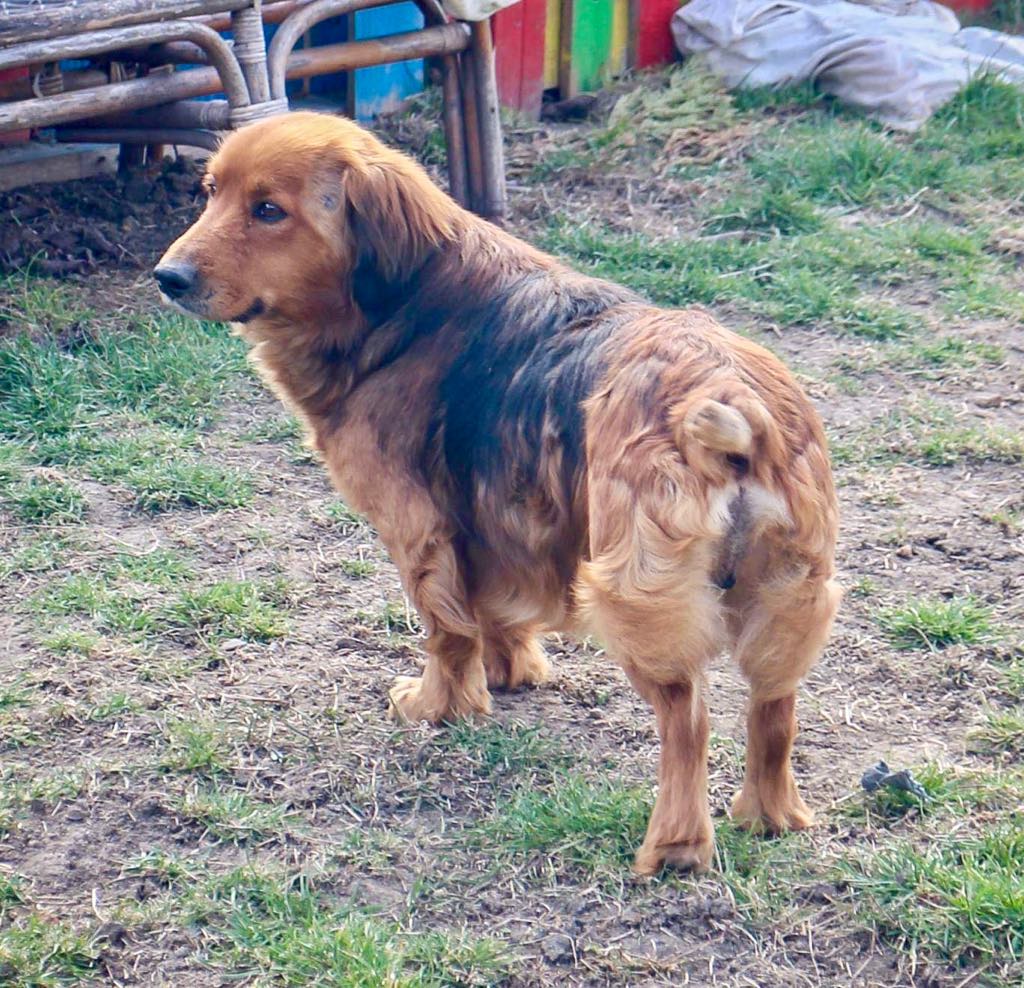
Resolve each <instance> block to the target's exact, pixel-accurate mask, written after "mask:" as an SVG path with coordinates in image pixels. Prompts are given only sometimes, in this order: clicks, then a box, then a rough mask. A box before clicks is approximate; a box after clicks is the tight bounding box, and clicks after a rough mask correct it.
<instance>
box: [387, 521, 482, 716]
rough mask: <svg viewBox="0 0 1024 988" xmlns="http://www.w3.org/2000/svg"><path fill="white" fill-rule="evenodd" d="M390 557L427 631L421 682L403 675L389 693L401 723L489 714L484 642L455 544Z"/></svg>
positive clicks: (418, 547)
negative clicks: (396, 566)
mask: <svg viewBox="0 0 1024 988" xmlns="http://www.w3.org/2000/svg"><path fill="white" fill-rule="evenodd" d="M392 555H393V556H394V557H395V562H396V563H397V564H398V567H399V570H400V571H401V573H402V578H403V581H404V582H405V586H406V589H407V591H408V593H409V596H410V597H411V598H412V601H413V603H414V604H415V606H416V610H417V611H418V612H419V615H420V618H421V620H422V621H423V624H424V627H425V629H426V632H427V641H426V649H427V664H426V667H425V668H424V670H423V675H422V677H412V676H399V677H398V678H397V679H396V680H395V684H394V686H393V687H392V688H391V713H392V715H393V716H394V717H396V718H397V719H398V720H406V721H418V720H426V721H430V722H431V723H435V724H436V723H440V722H441V721H455V720H460V719H462V718H465V717H470V716H473V715H474V714H489V713H490V712H491V696H490V693H488V691H487V674H486V672H485V670H484V663H483V640H482V637H481V634H480V629H479V628H478V627H477V625H476V622H475V620H474V618H473V614H472V610H471V609H470V607H469V605H468V603H467V600H466V594H465V589H464V582H463V580H462V577H461V573H460V571H459V566H458V559H457V557H456V554H455V550H454V547H453V546H452V544H451V542H449V541H447V540H444V541H438V540H436V539H431V540H429V541H427V542H425V543H423V544H419V545H416V546H411V547H410V546H407V547H405V548H404V549H403V550H399V551H394V550H393V552H392Z"/></svg>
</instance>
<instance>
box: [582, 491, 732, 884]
mask: <svg viewBox="0 0 1024 988" xmlns="http://www.w3.org/2000/svg"><path fill="white" fill-rule="evenodd" d="M650 521H651V516H650V515H645V512H644V511H643V510H642V509H637V510H633V511H629V512H623V513H622V514H621V515H620V516H619V518H618V519H617V521H616V523H615V527H616V528H617V529H618V535H619V538H618V539H616V541H617V542H618V544H614V543H611V544H609V543H605V544H604V546H602V548H606V550H607V551H604V552H602V553H600V554H598V555H595V557H594V559H593V561H592V562H590V563H588V564H586V565H585V566H584V567H583V568H582V569H581V572H580V578H579V582H578V587H577V592H578V596H579V600H580V602H581V605H582V612H583V615H582V616H583V617H584V619H585V620H586V622H587V624H589V625H590V626H591V627H592V628H593V629H594V631H595V632H596V633H597V635H598V637H599V638H600V639H601V640H602V641H603V642H604V644H605V646H606V647H607V649H608V651H609V654H610V655H612V656H613V657H614V658H616V659H617V660H618V661H619V662H620V663H621V665H622V666H623V668H624V669H625V671H626V674H627V675H628V676H629V679H630V681H631V682H632V683H633V685H634V687H635V688H636V690H637V692H639V693H640V695H641V696H643V697H644V699H646V700H647V702H648V703H650V704H651V706H652V707H653V709H654V713H655V716H656V717H657V723H658V736H659V738H660V740H661V754H660V759H659V765H658V797H657V800H656V802H655V804H654V810H653V812H652V813H651V818H650V821H649V823H648V826H647V835H646V837H645V838H644V842H643V845H642V846H641V848H640V850H639V851H638V852H637V855H636V862H635V870H636V871H637V872H638V873H639V874H641V875H653V874H655V873H656V872H657V871H658V870H660V868H661V867H662V866H663V865H666V864H667V865H670V866H673V867H676V868H680V869H683V870H690V869H692V870H697V871H700V870H704V869H706V868H707V867H709V865H710V864H711V858H712V855H713V852H714V831H713V828H712V824H711V814H710V812H709V808H708V797H707V757H708V714H707V708H706V706H705V703H704V697H703V695H702V686H703V680H704V669H705V667H706V664H707V662H708V661H709V660H710V659H711V657H712V656H713V655H714V654H715V653H716V652H718V651H719V650H720V649H721V647H722V643H723V641H724V628H723V622H722V619H721V614H720V606H719V603H718V595H717V591H716V590H715V589H714V588H713V587H712V586H711V585H710V583H709V581H708V577H707V573H708V571H709V568H710V561H711V549H710V545H711V544H710V542H708V541H706V540H705V539H703V538H701V537H699V536H694V537H691V538H688V539H687V538H680V539H676V538H672V537H669V536H667V535H666V532H665V531H664V529H663V528H662V526H660V525H655V524H648V523H649V522H650ZM599 544H600V543H599Z"/></svg>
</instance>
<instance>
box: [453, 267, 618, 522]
mask: <svg viewBox="0 0 1024 988" xmlns="http://www.w3.org/2000/svg"><path fill="white" fill-rule="evenodd" d="M635 301H638V300H637V299H636V297H635V296H633V295H632V294H631V293H630V292H628V291H627V290H625V289H622V288H619V287H618V286H615V285H610V284H605V283H603V282H596V281H589V282H584V283H581V284H580V285H579V286H573V290H572V291H571V292H568V291H566V289H565V286H564V285H561V284H559V283H558V282H557V281H556V280H555V279H553V278H552V277H551V276H550V275H549V274H548V273H547V272H537V273H533V274H529V275H526V276H523V277H522V278H520V279H518V280H516V281H515V282H514V283H512V284H511V285H509V286H508V287H507V288H506V289H505V290H504V291H502V292H501V293H500V294H499V295H497V296H496V297H494V298H491V299H489V300H487V302H486V303H485V304H483V305H480V306H478V307H476V308H472V309H469V310H468V311H466V312H465V313H464V314H460V315H459V316H458V317H457V318H459V319H465V320H466V322H467V330H468V332H467V335H466V345H465V348H464V349H463V351H462V352H461V353H460V354H459V356H458V357H457V358H456V360H455V361H454V363H453V364H452V366H451V367H450V368H449V370H448V372H447V373H446V375H445V376H444V378H443V380H442V382H441V395H440V397H441V407H440V409H439V421H438V422H437V426H438V427H439V428H440V431H441V432H442V434H443V457H444V461H445V464H446V466H447V469H448V471H449V473H450V474H451V476H452V478H453V480H454V482H455V483H454V487H455V489H456V491H457V492H458V494H459V495H460V500H462V501H463V503H462V504H461V506H460V507H461V509H462V513H463V515H464V519H463V520H464V522H465V523H466V524H467V527H469V528H472V527H473V526H472V518H473V504H472V499H473V497H474V493H475V492H476V491H477V489H478V488H479V487H481V486H485V487H491V488H500V489H502V490H507V491H508V495H509V497H510V498H512V499H513V500H524V499H526V498H527V497H529V496H530V495H531V494H533V493H534V492H537V491H538V489H539V488H540V487H541V478H540V477H539V467H540V463H541V456H542V453H544V452H545V443H547V444H548V446H549V448H548V449H547V450H546V451H547V452H552V449H551V448H550V447H551V446H553V445H554V446H558V447H559V448H560V452H561V457H562V477H561V483H562V485H563V493H564V495H565V496H566V498H567V499H568V498H569V497H570V496H571V492H572V489H573V486H574V484H575V482H576V478H577V476H578V474H579V471H580V469H581V467H582V465H583V459H584V420H583V411H582V408H581V403H582V402H583V401H584V400H585V399H586V398H587V397H588V396H589V395H590V393H591V391H592V390H593V389H594V387H595V385H596V383H597V381H598V379H599V378H600V376H601V373H602V371H603V369H604V364H605V360H604V349H605V344H606V342H607V341H608V338H609V336H610V335H611V333H612V331H613V330H614V329H615V327H616V325H617V324H618V322H619V320H617V319H615V318H614V315H613V314H612V313H610V312H609V310H610V309H612V308H613V307H614V306H616V305H621V304H623V303H629V302H635Z"/></svg>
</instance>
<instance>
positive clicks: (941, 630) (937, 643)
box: [876, 597, 996, 649]
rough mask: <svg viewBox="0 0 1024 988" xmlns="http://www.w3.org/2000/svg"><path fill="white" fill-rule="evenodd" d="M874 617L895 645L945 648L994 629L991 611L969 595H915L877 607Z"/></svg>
mask: <svg viewBox="0 0 1024 988" xmlns="http://www.w3.org/2000/svg"><path fill="white" fill-rule="evenodd" d="M876 617H877V620H878V623H879V625H880V626H881V628H882V630H883V631H884V632H885V634H886V636H887V637H888V638H889V639H890V641H892V643H893V644H894V645H896V646H897V647H898V648H930V649H939V648H945V647H946V646H947V645H955V644H966V645H972V644H976V643H978V642H982V641H989V640H991V639H992V638H993V637H994V636H995V633H996V625H995V621H994V620H993V617H992V611H991V610H990V609H989V608H988V607H987V606H986V605H984V604H982V603H981V602H980V601H978V600H976V599H975V598H973V597H953V598H952V599H950V600H935V599H926V598H922V599H916V600H909V601H907V602H906V603H905V604H903V605H902V606H900V607H887V608H884V609H882V610H880V611H878V613H877V615H876Z"/></svg>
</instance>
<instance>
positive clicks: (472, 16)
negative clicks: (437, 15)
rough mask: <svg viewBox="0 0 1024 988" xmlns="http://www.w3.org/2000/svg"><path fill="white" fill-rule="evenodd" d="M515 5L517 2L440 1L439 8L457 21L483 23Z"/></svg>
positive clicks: (483, 0) (499, 0)
mask: <svg viewBox="0 0 1024 988" xmlns="http://www.w3.org/2000/svg"><path fill="white" fill-rule="evenodd" d="M517 3H519V0H441V6H442V7H444V9H445V11H446V12H447V13H448V14H449V15H450V16H451V17H454V18H455V19H456V20H457V21H485V20H487V18H488V17H490V16H491V14H496V13H497V12H498V11H499V10H504V9H505V8H506V7H511V6H512V5H513V4H517Z"/></svg>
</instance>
